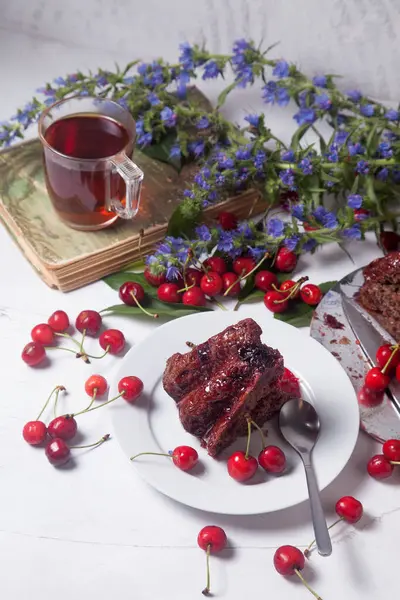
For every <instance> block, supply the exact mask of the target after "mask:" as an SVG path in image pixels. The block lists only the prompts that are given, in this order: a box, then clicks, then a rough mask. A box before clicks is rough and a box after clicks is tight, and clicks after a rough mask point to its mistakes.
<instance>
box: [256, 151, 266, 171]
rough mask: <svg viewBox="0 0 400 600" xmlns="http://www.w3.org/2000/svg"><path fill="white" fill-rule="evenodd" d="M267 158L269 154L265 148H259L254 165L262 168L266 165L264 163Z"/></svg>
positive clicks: (258, 168) (259, 168)
mask: <svg viewBox="0 0 400 600" xmlns="http://www.w3.org/2000/svg"><path fill="white" fill-rule="evenodd" d="M266 159H267V155H266V154H265V152H264V151H263V150H257V152H256V155H255V157H254V166H255V168H256V169H257V170H261V169H262V168H263V166H264V163H265V161H266Z"/></svg>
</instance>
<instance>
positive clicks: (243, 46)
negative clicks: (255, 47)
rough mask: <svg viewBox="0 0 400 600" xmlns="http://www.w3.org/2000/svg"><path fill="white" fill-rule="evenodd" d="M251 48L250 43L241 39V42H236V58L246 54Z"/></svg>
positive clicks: (234, 50) (234, 45) (234, 51)
mask: <svg viewBox="0 0 400 600" xmlns="http://www.w3.org/2000/svg"><path fill="white" fill-rule="evenodd" d="M249 48H251V46H250V44H249V42H248V41H247V40H245V39H243V38H241V39H240V40H236V41H235V42H234V44H233V54H235V55H236V56H240V55H242V54H243V53H244V52H245V50H248V49H249Z"/></svg>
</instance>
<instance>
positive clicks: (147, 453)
mask: <svg viewBox="0 0 400 600" xmlns="http://www.w3.org/2000/svg"><path fill="white" fill-rule="evenodd" d="M146 455H149V456H167V457H168V458H172V454H165V453H164V452H139V454H135V456H131V457H130V459H129V460H135V458H138V457H139V456H146Z"/></svg>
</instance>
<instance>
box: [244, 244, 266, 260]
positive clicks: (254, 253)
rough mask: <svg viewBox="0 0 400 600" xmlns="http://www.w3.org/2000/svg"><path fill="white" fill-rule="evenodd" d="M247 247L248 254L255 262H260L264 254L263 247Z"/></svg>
mask: <svg viewBox="0 0 400 600" xmlns="http://www.w3.org/2000/svg"><path fill="white" fill-rule="evenodd" d="M247 248H248V251H249V254H250V256H251V257H252V259H253V260H255V261H256V263H258V262H260V260H261V259H262V258H263V256H265V248H252V247H251V246H248V247H247Z"/></svg>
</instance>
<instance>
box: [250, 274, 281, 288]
mask: <svg viewBox="0 0 400 600" xmlns="http://www.w3.org/2000/svg"><path fill="white" fill-rule="evenodd" d="M254 285H255V286H256V288H258V289H259V290H262V291H263V292H269V290H272V286H273V285H275V286H277V285H278V278H277V276H276V275H275V273H271V271H258V273H256V276H255V278H254Z"/></svg>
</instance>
